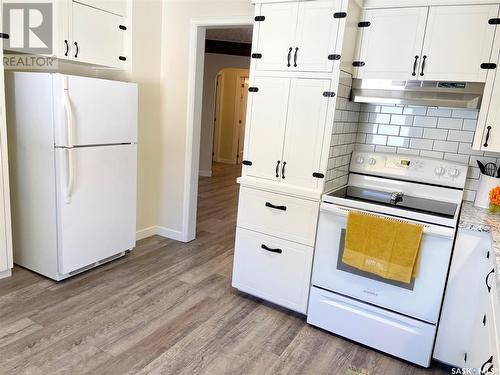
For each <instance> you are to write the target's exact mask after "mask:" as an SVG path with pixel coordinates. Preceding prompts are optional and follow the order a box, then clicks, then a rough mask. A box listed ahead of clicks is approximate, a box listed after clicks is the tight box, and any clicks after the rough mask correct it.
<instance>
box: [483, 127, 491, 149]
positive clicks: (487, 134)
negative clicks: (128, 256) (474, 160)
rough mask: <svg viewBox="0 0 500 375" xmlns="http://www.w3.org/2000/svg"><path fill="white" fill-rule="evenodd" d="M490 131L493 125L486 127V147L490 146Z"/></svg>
mask: <svg viewBox="0 0 500 375" xmlns="http://www.w3.org/2000/svg"><path fill="white" fill-rule="evenodd" d="M490 131H491V126H487V127H486V139H485V141H484V145H483V146H484V147H488V141H489V140H490Z"/></svg>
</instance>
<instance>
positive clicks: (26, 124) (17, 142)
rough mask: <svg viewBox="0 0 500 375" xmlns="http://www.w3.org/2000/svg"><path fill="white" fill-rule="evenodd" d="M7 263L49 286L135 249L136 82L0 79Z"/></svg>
mask: <svg viewBox="0 0 500 375" xmlns="http://www.w3.org/2000/svg"><path fill="white" fill-rule="evenodd" d="M6 98H7V99H6V100H7V133H8V136H7V138H8V145H9V167H10V178H11V194H12V198H11V200H12V222H13V247H14V263H16V264H17V265H20V266H22V267H25V268H28V269H30V270H32V271H35V272H37V273H40V274H42V275H44V276H47V277H49V278H51V279H54V280H62V279H65V278H67V277H69V276H72V275H75V274H77V273H80V272H83V271H85V270H88V269H90V268H92V267H95V266H98V265H100V264H102V263H105V262H107V261H110V260H113V259H115V258H117V257H120V256H123V255H125V254H126V252H127V251H128V250H131V249H132V248H134V246H135V241H136V194H137V187H136V186H137V106H138V104H137V85H136V84H133V83H127V82H120V81H109V80H103V79H95V78H88V77H79V76H70V75H62V74H54V73H28V72H16V73H8V74H6Z"/></svg>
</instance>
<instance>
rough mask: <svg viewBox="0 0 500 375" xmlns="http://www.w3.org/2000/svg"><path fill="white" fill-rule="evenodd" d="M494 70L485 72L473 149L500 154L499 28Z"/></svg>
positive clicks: (496, 38)
mask: <svg viewBox="0 0 500 375" xmlns="http://www.w3.org/2000/svg"><path fill="white" fill-rule="evenodd" d="M488 61H490V62H491V63H493V64H496V68H495V69H489V70H486V72H487V78H486V86H485V89H484V95H483V101H482V104H481V110H480V112H479V119H478V121H477V127H476V133H475V135H474V143H473V149H475V150H483V151H490V152H500V105H498V103H500V69H499V68H498V64H499V63H500V28H497V29H496V34H495V45H494V46H493V53H492V56H491V59H489V60H488Z"/></svg>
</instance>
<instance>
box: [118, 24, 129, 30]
mask: <svg viewBox="0 0 500 375" xmlns="http://www.w3.org/2000/svg"><path fill="white" fill-rule="evenodd" d="M118 28H119V29H120V30H127V26H125V25H120V26H118Z"/></svg>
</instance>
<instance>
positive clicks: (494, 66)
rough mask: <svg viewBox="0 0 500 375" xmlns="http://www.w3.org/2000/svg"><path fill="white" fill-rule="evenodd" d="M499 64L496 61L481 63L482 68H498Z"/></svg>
mask: <svg viewBox="0 0 500 375" xmlns="http://www.w3.org/2000/svg"><path fill="white" fill-rule="evenodd" d="M496 68H497V64H495V63H482V64H481V69H496Z"/></svg>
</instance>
